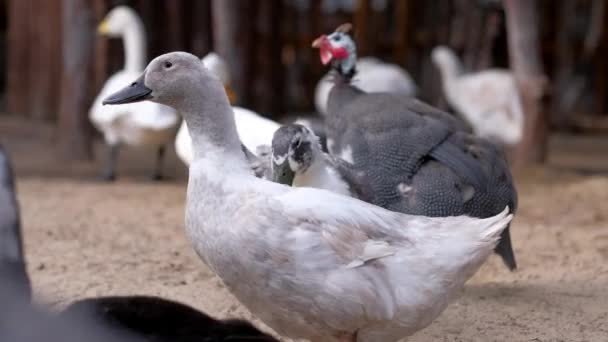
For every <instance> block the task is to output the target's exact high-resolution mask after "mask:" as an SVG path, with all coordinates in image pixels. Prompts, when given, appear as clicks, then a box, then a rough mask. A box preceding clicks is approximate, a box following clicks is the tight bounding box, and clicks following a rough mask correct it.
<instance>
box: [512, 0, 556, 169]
mask: <svg viewBox="0 0 608 342" xmlns="http://www.w3.org/2000/svg"><path fill="white" fill-rule="evenodd" d="M503 3H504V6H505V10H506V16H507V31H508V42H509V56H510V60H511V69H512V70H513V72H514V74H515V78H516V80H517V84H518V87H519V91H520V94H521V98H522V102H523V103H522V105H523V109H524V116H525V119H524V135H523V139H522V141H521V143H520V144H519V145H518V146H517V147H516V149H515V154H514V156H513V165H514V167H516V168H519V167H521V166H523V165H524V164H525V163H529V162H542V161H544V159H545V157H546V149H547V138H548V133H549V125H548V124H549V123H548V119H547V115H546V114H547V113H546V111H545V106H544V100H545V96H546V84H547V78H546V76H545V75H544V70H543V64H542V60H541V54H540V42H539V32H538V31H539V30H538V23H539V22H538V17H537V16H538V11H537V5H538V2H537V1H531V0H504V2H503Z"/></svg>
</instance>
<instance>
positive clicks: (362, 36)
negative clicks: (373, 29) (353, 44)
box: [354, 0, 370, 56]
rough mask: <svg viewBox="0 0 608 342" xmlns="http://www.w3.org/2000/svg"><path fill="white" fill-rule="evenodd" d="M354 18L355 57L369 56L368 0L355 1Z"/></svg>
mask: <svg viewBox="0 0 608 342" xmlns="http://www.w3.org/2000/svg"><path fill="white" fill-rule="evenodd" d="M354 16H355V18H354V26H355V27H354V29H355V34H356V35H355V39H356V40H357V55H359V56H365V55H366V54H369V38H370V37H369V17H370V4H369V0H357V9H356V10H355V15H354Z"/></svg>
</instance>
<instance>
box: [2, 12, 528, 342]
mask: <svg viewBox="0 0 608 342" xmlns="http://www.w3.org/2000/svg"><path fill="white" fill-rule="evenodd" d="M352 31H353V28H352V26H351V25H350V24H343V25H341V26H339V27H337V28H336V29H335V30H334V31H333V32H328V33H327V34H324V35H321V36H320V37H318V38H317V39H316V40H314V42H311V44H312V47H311V48H315V49H318V51H319V60H320V62H321V63H322V64H324V65H327V67H328V73H327V74H326V75H325V76H324V77H323V78H322V79H321V80H320V81H319V83H318V85H317V88H316V89H315V94H314V98H315V103H314V105H315V107H316V109H317V112H318V113H319V114H320V116H321V118H322V119H323V122H324V124H323V125H322V128H319V127H318V126H315V127H311V125H309V124H308V122H310V121H309V118H301V120H298V121H296V122H294V123H290V124H286V125H281V124H279V123H277V122H274V121H272V120H269V119H267V118H264V117H263V116H262V115H260V114H258V113H255V112H253V111H251V110H248V109H246V108H242V107H236V106H233V105H232V104H233V103H234V102H235V96H234V93H233V92H232V91H231V89H230V87H231V84H230V83H231V77H230V73H229V68H228V67H227V65H226V63H225V62H224V61H223V60H222V59H221V57H220V56H219V55H217V54H215V53H213V52H212V53H209V54H208V55H206V56H204V57H203V58H202V59H201V58H199V57H197V56H194V55H192V54H189V53H186V52H171V53H167V54H164V55H161V56H158V57H156V58H154V59H153V60H152V61H151V62H149V64H147V66H146V65H145V62H146V60H147V59H146V55H145V41H146V38H145V32H144V29H143V25H142V23H141V20H140V19H139V18H138V16H137V14H136V12H135V11H133V10H132V9H130V8H128V7H125V6H119V7H116V8H114V9H113V10H112V11H110V12H109V13H108V15H107V16H106V18H105V19H104V20H103V21H102V23H101V24H100V25H99V28H98V32H99V34H102V35H105V36H108V37H119V38H122V40H123V44H124V50H125V66H124V69H123V70H121V71H119V72H117V73H116V74H114V75H113V76H111V77H110V78H109V79H108V80H107V82H106V84H105V85H104V86H103V89H102V90H101V92H100V93H99V95H98V96H97V98H96V99H95V102H94V104H93V106H92V108H91V110H90V113H89V117H90V120H91V122H92V123H93V125H94V126H95V127H96V128H97V129H98V130H99V131H100V132H101V133H102V136H103V138H104V141H105V144H106V145H107V151H108V152H107V153H108V154H107V158H106V159H107V160H106V162H105V166H104V168H103V170H102V174H101V177H102V178H103V179H104V180H107V181H112V180H114V179H116V177H117V172H116V164H117V159H118V150H119V148H121V147H123V146H125V147H138V148H147V149H148V150H152V151H155V152H156V158H157V161H156V167H155V169H154V170H153V173H152V178H153V179H155V180H159V179H162V178H163V177H164V174H163V169H162V167H163V158H164V155H165V152H166V149H167V148H168V147H169V146H170V145H171V144H174V146H175V150H176V152H177V155H178V156H179V158H180V159H181V160H182V161H183V162H184V164H185V165H187V166H188V167H189V179H188V188H187V199H186V216H185V226H186V234H187V236H188V238H189V239H190V241H191V243H192V246H193V248H194V250H195V251H196V253H197V254H198V255H199V256H200V258H201V260H202V261H203V262H204V263H205V264H206V265H207V266H208V267H209V268H210V269H211V270H212V271H213V272H215V274H216V275H217V276H218V277H219V278H220V279H221V280H222V282H223V283H224V285H225V286H226V287H227V288H228V290H229V291H230V292H231V293H232V294H234V296H235V297H236V298H237V299H238V300H239V301H240V302H241V303H242V304H243V305H244V306H246V307H247V308H248V309H249V310H250V311H251V312H252V313H253V314H254V315H255V316H256V317H258V318H259V319H260V320H262V321H263V322H264V323H265V324H266V325H267V326H269V327H270V328H272V329H273V330H274V332H275V333H276V334H277V335H278V336H281V337H284V338H292V339H305V340H309V341H336V342H338V341H339V342H355V341H359V342H361V341H389V342H390V341H398V340H401V339H403V338H405V337H407V336H410V335H412V334H414V333H416V332H417V331H419V330H421V329H423V328H425V327H426V326H428V325H429V324H431V323H432V322H433V321H434V320H435V319H436V318H437V317H438V316H439V315H440V314H441V313H442V312H443V310H444V309H445V308H446V307H447V305H448V303H449V302H450V300H452V299H453V298H454V297H455V296H457V294H458V292H459V291H460V290H461V289H462V287H463V286H464V284H465V282H466V281H467V280H468V279H469V278H470V277H471V276H473V274H475V272H476V271H477V270H478V269H479V267H480V266H481V265H482V264H483V263H484V262H485V260H486V259H487V258H488V256H489V255H491V254H492V252H493V251H494V252H496V253H497V254H498V255H499V256H500V257H501V258H502V260H503V261H504V263H505V265H506V266H507V268H508V269H510V270H514V269H516V268H517V263H516V259H515V254H514V251H513V246H512V241H511V236H510V228H511V221H512V218H513V215H514V214H515V213H516V210H517V191H516V189H515V185H514V182H513V178H512V176H511V172H510V169H509V164H508V161H507V159H506V157H505V155H504V153H503V149H504V148H505V147H509V146H513V145H515V144H517V143H518V142H519V140H520V139H521V136H522V129H523V114H522V109H521V100H520V98H519V95H518V92H517V89H516V87H515V83H514V81H513V77H512V75H511V74H510V73H509V72H508V71H506V70H486V71H482V72H478V73H465V72H464V71H463V67H462V66H461V64H460V62H459V60H458V57H457V56H456V55H455V54H454V52H452V51H451V50H450V49H449V48H447V47H443V46H442V47H437V48H436V49H435V50H434V51H433V52H432V55H431V56H430V57H431V59H432V61H433V62H434V63H435V65H436V66H437V68H438V71H439V72H440V75H441V82H442V87H443V90H444V94H445V97H446V99H447V101H448V102H449V104H450V106H451V107H452V108H453V109H454V110H455V111H456V112H457V113H458V114H459V115H458V116H454V115H452V114H449V113H447V112H444V111H442V110H439V109H437V108H435V107H433V106H430V105H428V104H426V103H424V102H422V101H420V100H418V99H416V97H415V96H416V92H417V89H416V85H415V83H414V81H413V80H412V78H411V77H410V76H409V75H408V73H407V72H406V71H405V70H403V69H402V68H401V67H399V66H397V65H393V64H388V63H384V62H382V61H380V60H378V59H376V58H371V57H363V58H359V57H358V56H357V46H356V41H355V39H354V38H353V34H352ZM317 119H318V118H317ZM319 136H323V137H324V138H325V139H326V145H323V144H321V141H320V138H319ZM0 164H1V165H0V167H1V168H0V176H1V178H2V179H0V180H1V181H2V182H1V186H2V188H1V189H0V205H1V208H0V210H2V213H3V216H2V217H1V218H0V219H1V220H0V233H1V234H0V247H1V248H0V275H2V279H7V281H3V282H2V283H0V297H3V298H4V299H6V301H5V303H8V304H6V305H7V306H8V307H10V308H13V309H12V310H11V312H12V313H11V314H10V315H9V316H7V317H4V316H0V340H3V341H4V340H7V341H8V340H10V341H30V340H32V341H33V340H40V341H43V340H44V341H72V340H73V341H76V340H82V338H83V336H86V338H87V339H86V340H93V341H96V340H100V341H101V340H104V339H105V340H107V339H108V338H111V339H112V340H114V341H276V339H275V338H274V337H271V336H270V335H268V334H266V333H263V332H261V331H259V330H257V329H256V328H255V327H253V326H252V325H251V324H250V323H248V322H245V321H240V320H225V321H222V320H217V319H214V318H212V317H210V316H208V315H207V314H205V313H202V312H199V311H197V310H195V309H193V308H190V307H188V306H186V305H183V304H180V303H176V302H172V301H169V300H167V299H163V298H157V297H144V296H128V297H97V298H88V299H84V300H81V301H78V302H76V303H73V304H72V305H71V306H70V307H68V308H67V309H65V310H64V311H62V312H61V313H59V314H50V313H49V312H46V311H45V309H43V308H34V307H32V306H31V305H30V304H29V301H30V293H31V289H30V284H29V280H28V275H27V272H26V270H25V258H24V254H26V253H25V252H27V251H24V250H23V247H22V243H21V227H20V219H19V211H18V204H17V202H16V200H15V188H14V185H13V180H12V177H13V176H12V170H11V167H10V161H9V159H8V156H7V155H6V153H5V152H4V151H0ZM18 320H21V321H27V322H29V323H28V325H35V326H36V327H39V329H35V330H37V332H36V333H33V332H32V331H31V330H29V329H25V328H24V326H23V325H19V324H11V322H13V323H14V322H16V321H18ZM28 338H29V339H28Z"/></svg>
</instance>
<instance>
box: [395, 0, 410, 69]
mask: <svg viewBox="0 0 608 342" xmlns="http://www.w3.org/2000/svg"><path fill="white" fill-rule="evenodd" d="M409 17H410V1H409V0H400V1H397V2H396V3H395V26H396V27H395V34H394V36H393V44H394V47H395V50H394V58H395V62H397V63H398V64H402V65H405V64H406V62H407V52H408V48H409V44H410V40H409Z"/></svg>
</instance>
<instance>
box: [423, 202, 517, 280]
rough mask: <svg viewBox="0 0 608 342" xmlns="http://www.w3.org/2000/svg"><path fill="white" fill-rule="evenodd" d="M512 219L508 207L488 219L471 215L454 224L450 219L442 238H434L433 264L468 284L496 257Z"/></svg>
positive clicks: (443, 227)
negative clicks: (499, 242)
mask: <svg viewBox="0 0 608 342" xmlns="http://www.w3.org/2000/svg"><path fill="white" fill-rule="evenodd" d="M512 217H513V215H512V214H509V209H508V207H507V208H506V209H505V210H504V211H502V212H501V213H499V214H498V215H495V216H492V217H488V218H485V219H479V218H472V217H467V216H459V217H452V219H453V221H452V220H447V219H446V220H445V221H444V223H445V225H443V226H442V233H441V238H440V239H437V236H436V237H435V238H434V239H433V241H434V242H432V243H433V244H434V248H432V250H433V254H432V255H430V257H431V259H432V261H431V262H433V263H434V264H435V265H436V266H437V267H438V268H439V269H442V270H443V272H445V276H446V277H447V278H449V279H453V280H455V281H456V282H457V283H461V282H464V281H466V280H467V279H468V278H470V277H471V276H472V275H473V274H474V273H475V272H476V271H477V269H478V268H479V267H480V266H481V265H482V264H483V262H484V261H485V260H486V259H487V257H488V256H489V255H490V254H492V250H493V249H494V248H495V247H496V245H497V243H498V241H499V240H500V237H501V234H502V232H503V231H504V230H505V228H506V227H507V226H508V225H509V223H510V222H511V219H512ZM437 244H440V246H438V245H437ZM429 250H431V249H429Z"/></svg>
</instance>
